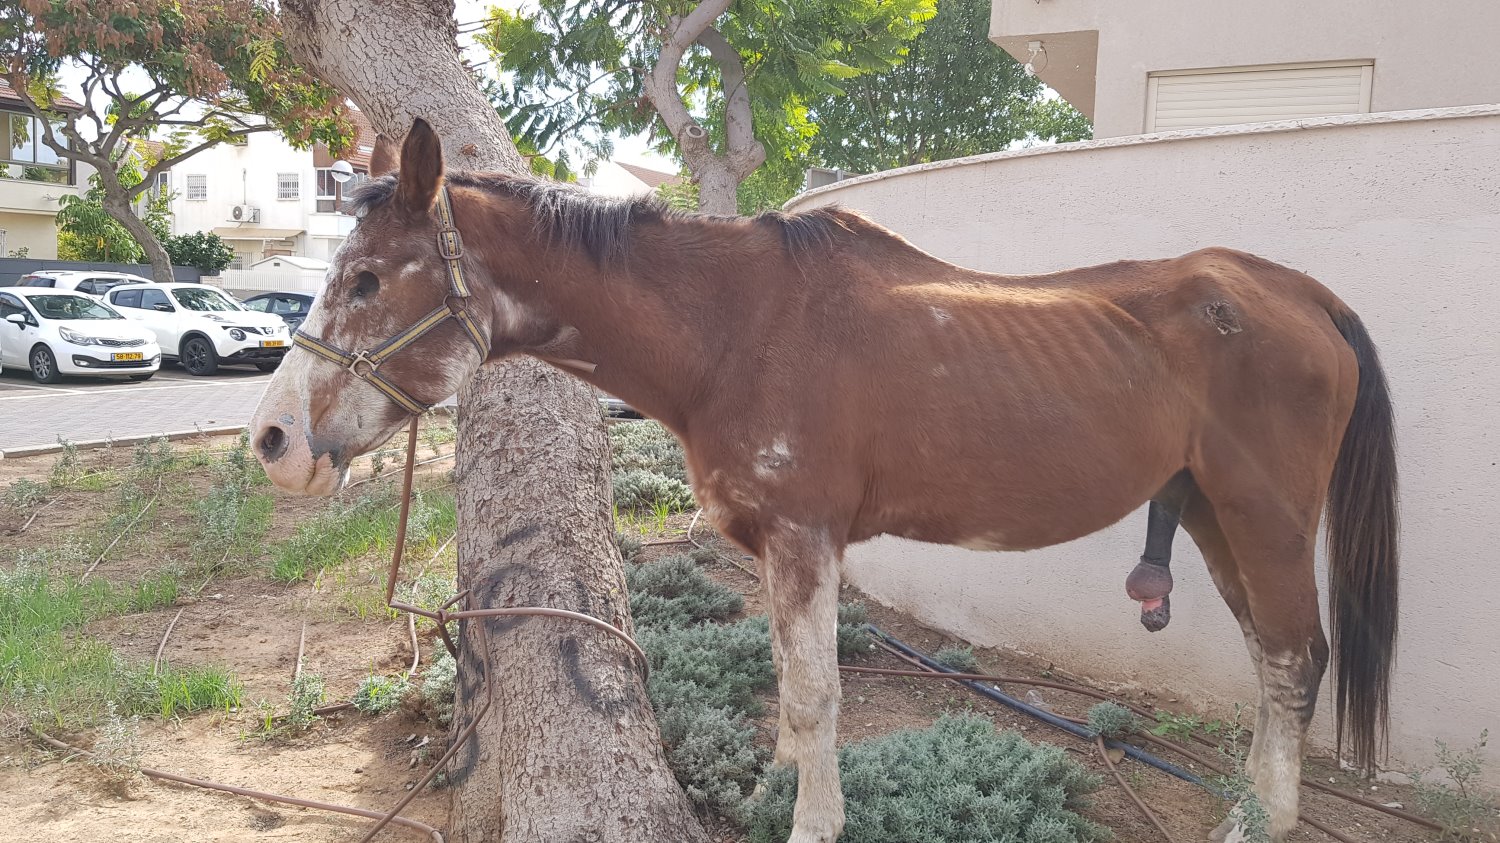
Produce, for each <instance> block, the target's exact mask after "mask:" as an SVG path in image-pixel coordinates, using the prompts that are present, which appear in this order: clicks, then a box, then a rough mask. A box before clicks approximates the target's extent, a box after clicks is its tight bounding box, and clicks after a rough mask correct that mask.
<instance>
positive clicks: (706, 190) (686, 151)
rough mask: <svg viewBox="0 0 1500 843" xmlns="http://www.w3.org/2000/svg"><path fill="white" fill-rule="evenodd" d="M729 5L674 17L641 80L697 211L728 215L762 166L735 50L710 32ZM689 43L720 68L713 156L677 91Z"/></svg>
mask: <svg viewBox="0 0 1500 843" xmlns="http://www.w3.org/2000/svg"><path fill="white" fill-rule="evenodd" d="M731 2H732V0H702V2H700V3H699V4H698V5H697V6H694V7H693V10H692V11H691V12H689V13H688V14H687V16H685V17H673V18H672V19H671V21H670V22H669V23H668V26H667V30H666V32H665V33H664V34H663V42H662V47H661V53H659V54H658V55H657V59H656V65H655V66H654V67H652V68H651V72H650V73H648V74H647V75H646V77H645V79H644V80H643V89H644V92H645V94H646V99H648V100H650V101H651V105H652V107H654V108H655V109H656V113H657V116H659V117H660V118H661V121H662V123H664V124H665V125H666V127H667V131H668V132H670V133H671V134H672V138H673V139H674V140H676V141H677V148H678V149H679V150H681V151H682V160H683V162H684V163H685V164H687V168H688V172H690V173H692V174H693V179H694V180H695V181H696V182H697V183H698V210H699V211H701V212H703V213H706V214H733V213H736V212H737V211H738V210H739V188H740V182H743V181H744V180H745V179H746V178H747V177H749V175H750V174H751V173H753V172H755V168H756V167H759V166H760V165H761V164H763V163H765V160H766V149H765V147H764V146H762V145H761V143H760V142H759V141H757V140H756V139H755V131H754V126H753V122H752V115H751V111H750V92H749V91H748V90H747V89H746V88H745V64H744V62H743V61H741V59H740V54H739V51H737V50H735V48H734V47H733V46H732V45H731V44H730V43H729V42H728V41H727V40H726V39H725V38H724V36H723V35H722V34H721V33H720V32H719V31H718V30H717V29H715V28H714V21H715V20H717V19H718V18H719V16H720V15H722V14H724V13H725V12H726V11H727V10H728V9H729V6H730V3H731ZM694 44H699V45H701V46H703V47H704V48H706V49H707V50H708V52H709V54H710V55H711V56H713V59H714V63H715V64H717V65H718V66H719V87H720V88H721V89H722V91H723V93H724V150H723V151H722V152H720V151H716V150H714V148H713V145H712V144H711V143H709V138H708V132H707V131H705V130H704V128H703V127H702V126H701V125H699V124H698V122H697V121H696V120H694V119H693V116H692V113H691V112H690V111H688V107H687V103H686V102H685V101H684V100H683V98H682V92H681V91H680V90H678V87H677V71H678V69H679V67H681V65H682V59H683V56H685V55H687V51H688V49H689V48H690V47H692V46H693V45H694Z"/></svg>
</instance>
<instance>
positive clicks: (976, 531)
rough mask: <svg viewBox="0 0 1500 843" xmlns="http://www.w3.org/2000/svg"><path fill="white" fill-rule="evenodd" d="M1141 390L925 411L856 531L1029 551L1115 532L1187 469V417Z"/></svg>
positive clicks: (886, 462)
mask: <svg viewBox="0 0 1500 843" xmlns="http://www.w3.org/2000/svg"><path fill="white" fill-rule="evenodd" d="M1127 380H1128V379H1127ZM1122 382H1124V381H1122ZM1136 383H1137V385H1140V386H1143V387H1145V388H1141V389H1136V390H1130V391H1129V392H1128V393H1120V394H1114V395H1107V396H1102V397H1101V396H1097V395H1094V396H1089V395H1068V394H1066V393H1065V392H1057V391H1053V392H1050V393H1048V394H1045V395H1043V394H1038V395H1034V396H1027V397H1026V399H1025V400H1020V401H1017V400H1015V399H1016V396H1014V395H1009V396H1005V400H1003V401H997V402H983V401H978V402H970V403H967V404H962V403H961V404H957V405H950V406H949V407H948V408H947V409H943V410H937V411H935V412H931V413H928V414H926V418H924V419H922V420H921V423H920V424H915V425H912V426H911V427H909V428H907V429H906V431H905V434H904V435H902V436H900V437H899V438H895V439H892V440H891V441H890V447H885V448H878V449H874V450H875V451H876V452H878V453H879V454H880V456H879V457H877V458H876V459H877V467H876V469H875V470H874V471H872V472H871V477H872V481H871V482H870V483H869V484H868V488H869V489H870V494H869V495H868V497H867V500H866V506H865V507H864V508H863V510H862V517H861V519H859V523H857V524H856V525H855V531H854V532H855V533H857V534H862V536H861V537H867V536H873V535H878V534H880V533H889V534H893V535H898V536H902V537H905V538H911V539H916V540H919V541H927V542H935V543H940V544H951V545H957V546H960V547H966V548H970V549H974V550H1030V549H1035V548H1038V547H1046V546H1049V545H1054V544H1060V543H1062V542H1066V541H1071V540H1073V539H1076V538H1080V537H1082V536H1086V535H1088V534H1090V533H1094V532H1097V531H1099V530H1102V529H1104V528H1105V527H1108V526H1110V525H1111V524H1113V523H1115V522H1116V521H1119V520H1120V519H1122V518H1124V517H1125V516H1126V515H1128V514H1130V513H1131V512H1132V511H1134V510H1135V509H1136V508H1138V507H1140V506H1141V505H1142V504H1144V503H1145V502H1146V501H1147V500H1149V499H1150V497H1151V495H1153V494H1155V493H1156V492H1157V491H1158V490H1159V489H1160V488H1161V487H1162V485H1163V484H1165V483H1166V482H1167V480H1168V479H1170V478H1171V477H1172V475H1173V474H1175V473H1176V472H1177V471H1179V470H1180V469H1181V468H1182V467H1183V465H1184V464H1185V460H1186V454H1187V440H1188V434H1187V419H1186V416H1185V414H1183V413H1182V412H1180V409H1181V408H1176V407H1172V406H1168V405H1167V404H1166V403H1164V402H1163V401H1160V400H1157V399H1156V398H1155V396H1159V395H1161V394H1162V392H1163V391H1161V390H1158V389H1154V388H1150V385H1149V384H1142V382H1141V381H1139V380H1137V381H1136ZM939 406H941V405H939ZM1007 407H1008V408H1011V409H1006V408H1007ZM903 440H904V441H903Z"/></svg>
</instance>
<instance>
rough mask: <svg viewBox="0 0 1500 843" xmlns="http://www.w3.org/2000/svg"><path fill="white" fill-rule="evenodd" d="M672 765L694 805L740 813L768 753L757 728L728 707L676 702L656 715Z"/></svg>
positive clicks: (725, 813)
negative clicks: (757, 739)
mask: <svg viewBox="0 0 1500 843" xmlns="http://www.w3.org/2000/svg"><path fill="white" fill-rule="evenodd" d="M656 722H657V723H658V724H659V725H660V726H661V739H662V743H663V744H665V745H666V747H667V763H668V764H670V765H671V767H672V771H673V773H674V774H676V776H677V781H678V782H679V783H680V784H681V785H682V789H683V790H684V791H686V792H687V795H688V798H689V799H691V800H692V801H693V802H694V803H695V804H698V805H703V806H705V807H708V808H711V809H713V810H715V811H718V812H719V813H720V814H723V815H725V816H728V817H736V816H738V814H739V811H740V808H741V806H742V805H743V804H744V802H745V797H747V796H749V795H750V792H751V791H752V790H754V788H755V781H756V777H757V776H758V775H759V773H760V769H761V767H762V766H763V765H764V764H765V761H766V758H765V756H766V753H765V752H764V751H763V750H760V749H758V748H756V746H755V744H754V739H755V727H754V726H752V725H750V724H749V723H748V722H746V720H745V717H744V715H742V714H736V713H735V712H732V711H730V710H729V709H727V708H711V707H709V706H704V705H675V706H668V707H666V708H664V709H663V710H662V711H661V713H660V714H659V715H658V716H657V718H656Z"/></svg>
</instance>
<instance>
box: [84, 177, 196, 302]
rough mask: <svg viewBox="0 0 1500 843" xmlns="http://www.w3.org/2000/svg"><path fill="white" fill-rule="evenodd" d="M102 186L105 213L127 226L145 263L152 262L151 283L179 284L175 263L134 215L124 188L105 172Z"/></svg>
mask: <svg viewBox="0 0 1500 843" xmlns="http://www.w3.org/2000/svg"><path fill="white" fill-rule="evenodd" d="M99 183H100V185H101V186H102V187H103V188H104V198H103V199H102V200H101V204H102V205H103V206H104V212H105V213H106V214H109V216H110V218H111V219H113V220H114V221H115V222H117V223H119V224H120V225H122V226H124V228H125V230H126V231H128V232H130V236H131V237H134V238H135V242H136V243H138V244H140V247H141V249H142V250H144V251H145V253H146V259H147V260H149V261H150V262H151V280H153V281H155V282H156V283H158V284H170V283H172V282H173V281H175V280H177V279H176V277H175V276H174V275H173V274H172V259H171V258H169V257H167V250H166V249H164V248H162V245H161V241H160V240H157V239H156V232H154V231H152V230H151V226H149V225H146V221H145V220H143V219H141V218H140V217H138V216H136V215H135V209H134V208H132V207H130V199H129V198H128V197H127V193H126V190H125V186H124V185H122V184H120V180H119V179H118V178H117V177H116V176H115V174H114V173H113V172H110V171H106V170H100V171H99Z"/></svg>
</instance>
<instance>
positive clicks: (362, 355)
mask: <svg viewBox="0 0 1500 843" xmlns="http://www.w3.org/2000/svg"><path fill="white" fill-rule="evenodd" d="M361 363H364V364H365V365H367V366H369V367H370V371H368V372H360V370H359V364H361ZM345 368H347V369H348V370H349V372H350V374H352V375H354V376H355V377H356V378H368V377H369V376H370V375H373V374H375V373H376V372H378V371H380V363H379V361H376V360H371V359H370V358H369V357H368V356H366V352H363V351H356V352H354V353H353V354H351V355H349V365H348V366H347V367H345Z"/></svg>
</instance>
